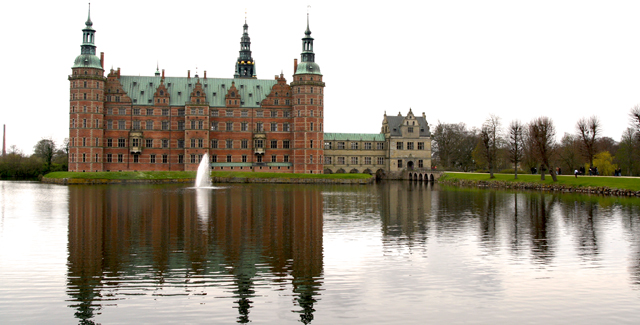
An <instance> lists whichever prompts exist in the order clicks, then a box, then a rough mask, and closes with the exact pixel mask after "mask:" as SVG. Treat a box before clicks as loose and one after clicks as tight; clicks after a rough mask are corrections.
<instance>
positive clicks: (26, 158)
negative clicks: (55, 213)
mask: <svg viewBox="0 0 640 325" xmlns="http://www.w3.org/2000/svg"><path fill="white" fill-rule="evenodd" d="M68 155H69V141H68V140H67V139H65V141H64V143H63V144H62V145H60V146H57V145H56V143H55V141H53V140H52V139H51V138H43V139H41V140H40V141H38V143H37V144H36V145H35V146H34V147H33V153H32V154H25V153H23V152H22V151H21V150H20V149H18V147H16V146H15V145H13V146H11V147H9V151H8V152H7V153H6V154H5V155H3V156H0V179H35V178H38V177H39V176H42V175H45V174H46V173H48V172H53V171H66V170H68V168H69V162H68Z"/></svg>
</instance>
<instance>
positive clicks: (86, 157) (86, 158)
mask: <svg viewBox="0 0 640 325" xmlns="http://www.w3.org/2000/svg"><path fill="white" fill-rule="evenodd" d="M177 156H178V163H179V164H184V163H185V160H184V157H185V156H184V155H182V154H180V155H177ZM202 156H203V155H201V154H192V155H189V162H191V163H192V164H196V163H199V162H200V161H201V160H202ZM131 157H132V162H133V163H151V164H156V163H162V164H168V163H169V155H167V154H161V155H156V154H150V155H148V156H147V155H131ZM69 158H70V161H71V162H72V163H75V162H83V163H87V162H96V163H100V156H99V155H98V154H95V155H94V157H93V160H91V156H90V154H85V153H83V154H78V160H77V161H76V154H75V153H72V154H70V157H69ZM128 158H129V157H128V156H127V155H126V154H121V153H120V154H110V153H108V154H106V155H105V161H104V162H106V163H114V162H117V163H123V162H125V161H126V159H128ZM255 158H256V161H255V162H257V163H262V162H267V160H268V161H270V162H285V163H288V162H289V156H288V155H283V156H278V155H271V156H269V157H264V156H262V155H257V156H255ZM210 159H211V162H212V163H216V162H243V163H246V162H249V156H248V155H241V156H232V155H226V156H218V155H211V157H210ZM310 159H311V162H313V156H311V158H310Z"/></svg>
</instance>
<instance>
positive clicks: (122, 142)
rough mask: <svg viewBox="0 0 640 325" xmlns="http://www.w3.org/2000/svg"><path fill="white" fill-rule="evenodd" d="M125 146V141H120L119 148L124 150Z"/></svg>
mask: <svg viewBox="0 0 640 325" xmlns="http://www.w3.org/2000/svg"><path fill="white" fill-rule="evenodd" d="M124 145H125V139H122V138H120V139H118V148H124Z"/></svg>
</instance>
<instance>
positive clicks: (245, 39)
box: [233, 19, 256, 79]
mask: <svg viewBox="0 0 640 325" xmlns="http://www.w3.org/2000/svg"><path fill="white" fill-rule="evenodd" d="M233 77H234V78H254V79H255V78H256V62H255V61H253V58H252V57H251V39H250V38H249V25H247V20H246V19H245V21H244V26H242V37H241V38H240V55H239V56H238V60H237V61H236V73H235V74H234V75H233Z"/></svg>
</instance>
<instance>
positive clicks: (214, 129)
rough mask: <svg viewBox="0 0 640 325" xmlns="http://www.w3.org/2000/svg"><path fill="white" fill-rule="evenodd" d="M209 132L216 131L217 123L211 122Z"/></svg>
mask: <svg viewBox="0 0 640 325" xmlns="http://www.w3.org/2000/svg"><path fill="white" fill-rule="evenodd" d="M211 131H218V122H211Z"/></svg>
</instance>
